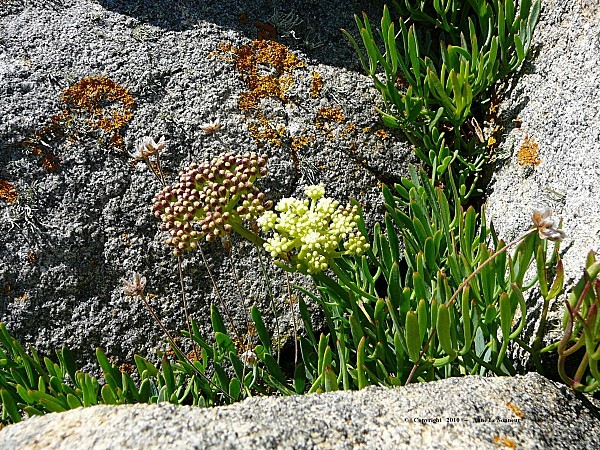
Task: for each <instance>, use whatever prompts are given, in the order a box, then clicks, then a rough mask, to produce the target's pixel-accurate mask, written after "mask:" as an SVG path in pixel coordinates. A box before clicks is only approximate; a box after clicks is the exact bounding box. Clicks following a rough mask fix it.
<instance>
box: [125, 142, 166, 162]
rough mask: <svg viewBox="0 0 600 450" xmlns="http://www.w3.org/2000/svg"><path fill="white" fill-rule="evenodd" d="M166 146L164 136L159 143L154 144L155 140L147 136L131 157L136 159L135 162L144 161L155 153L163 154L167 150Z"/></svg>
mask: <svg viewBox="0 0 600 450" xmlns="http://www.w3.org/2000/svg"><path fill="white" fill-rule="evenodd" d="M165 145H166V143H165V137H164V136H162V137H161V138H160V139H159V141H158V142H154V139H153V138H151V137H149V136H145V137H144V138H142V140H141V141H140V142H139V143H138V144H137V145H136V147H135V151H134V152H133V153H131V155H130V156H131V157H132V158H133V159H134V161H144V160H147V159H148V158H149V157H150V156H152V155H154V154H155V153H159V152H161V151H162V150H163V149H164V148H165Z"/></svg>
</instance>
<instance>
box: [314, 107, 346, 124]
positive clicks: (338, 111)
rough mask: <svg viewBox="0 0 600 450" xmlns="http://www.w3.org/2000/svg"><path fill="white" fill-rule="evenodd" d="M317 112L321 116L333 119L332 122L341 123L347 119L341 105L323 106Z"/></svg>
mask: <svg viewBox="0 0 600 450" xmlns="http://www.w3.org/2000/svg"><path fill="white" fill-rule="evenodd" d="M317 114H318V115H319V117H322V118H323V119H326V120H331V121H332V122H338V123H341V122H344V121H345V120H346V117H345V116H344V113H343V111H342V108H340V107H339V106H337V107H335V108H321V109H319V111H318V112H317ZM317 119H318V118H317Z"/></svg>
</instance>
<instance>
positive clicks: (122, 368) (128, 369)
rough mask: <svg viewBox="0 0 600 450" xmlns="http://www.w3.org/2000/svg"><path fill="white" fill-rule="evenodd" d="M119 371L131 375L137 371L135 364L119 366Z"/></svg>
mask: <svg viewBox="0 0 600 450" xmlns="http://www.w3.org/2000/svg"><path fill="white" fill-rule="evenodd" d="M119 370H120V371H121V372H125V373H128V374H130V375H131V374H132V373H133V372H134V371H135V366H134V365H133V364H129V363H123V364H121V365H120V366H119Z"/></svg>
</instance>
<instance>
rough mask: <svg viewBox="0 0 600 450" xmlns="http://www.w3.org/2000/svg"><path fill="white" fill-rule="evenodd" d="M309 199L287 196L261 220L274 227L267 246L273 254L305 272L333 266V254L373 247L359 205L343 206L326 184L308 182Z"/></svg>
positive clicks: (267, 227) (266, 228)
mask: <svg viewBox="0 0 600 450" xmlns="http://www.w3.org/2000/svg"><path fill="white" fill-rule="evenodd" d="M305 193H306V196H307V197H308V199H305V200H298V199H295V198H284V199H282V200H280V201H279V203H277V205H276V206H275V210H276V211H277V212H273V211H267V212H265V213H264V214H263V215H262V216H261V217H260V218H259V219H258V224H259V226H260V227H261V228H262V230H263V231H270V230H272V231H273V236H272V237H271V238H269V239H267V241H266V243H265V244H264V248H265V249H266V250H267V251H268V252H269V253H271V256H272V257H273V258H279V259H282V260H284V261H286V262H289V263H290V264H292V267H293V268H294V269H296V270H298V271H300V272H302V273H307V274H315V273H318V272H323V271H325V270H327V269H328V268H329V264H330V262H331V260H332V259H333V258H336V257H339V256H342V255H360V254H362V253H364V252H365V251H366V250H368V249H369V245H368V244H367V241H366V239H365V237H364V236H362V234H361V233H360V232H359V231H358V229H357V227H356V224H357V222H358V220H359V215H358V208H357V207H356V206H350V205H347V206H346V207H343V206H341V205H340V204H339V202H338V201H336V200H333V199H330V198H325V197H324V195H325V186H324V185H323V184H320V185H316V186H308V187H307V188H306V190H305Z"/></svg>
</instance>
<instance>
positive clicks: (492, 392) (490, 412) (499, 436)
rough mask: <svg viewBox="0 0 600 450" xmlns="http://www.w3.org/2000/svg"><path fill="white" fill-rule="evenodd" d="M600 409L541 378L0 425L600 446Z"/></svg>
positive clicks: (15, 445) (95, 411)
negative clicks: (599, 429) (599, 433)
mask: <svg viewBox="0 0 600 450" xmlns="http://www.w3.org/2000/svg"><path fill="white" fill-rule="evenodd" d="M598 427H600V412H599V410H598V408H597V405H596V406H595V405H594V404H592V403H590V401H589V400H587V399H586V398H585V397H581V396H576V395H575V394H574V393H573V392H571V391H569V390H567V389H566V388H565V387H564V386H561V385H557V384H555V383H552V382H550V381H548V380H547V379H545V378H543V377H542V376H540V375H537V374H528V375H526V376H518V377H514V378H479V377H467V378H454V379H449V380H443V381H438V382H432V383H422V384H416V385H410V386H408V387H402V388H397V389H391V390H390V389H383V388H377V387H370V388H367V389H364V390H362V391H359V392H335V393H328V394H320V395H305V396H294V397H284V398H277V397H264V398H253V399H248V400H246V401H244V402H242V403H239V404H236V405H233V406H226V407H219V408H213V409H198V408H193V407H189V406H181V407H177V406H173V405H169V404H159V405H133V406H116V407H113V406H94V407H91V408H85V409H77V410H73V411H69V412H66V413H59V414H48V415H46V416H43V417H36V418H32V419H28V420H26V421H25V422H22V423H19V424H16V425H10V426H8V427H6V428H5V429H3V430H2V431H0V448H3V449H6V450H9V449H10V450H13V449H15V450H16V449H23V450H38V449H39V450H42V449H44V450H45V449H50V448H52V449H57V450H58V449H65V450H67V449H68V450H70V449H74V448H77V449H81V450H84V449H94V450H100V449H115V450H116V449H140V450H141V449H166V448H169V449H192V448H194V449H209V448H210V449H275V448H280V449H350V448H353V449H381V450H385V449H390V450H392V449H399V448H419V449H444V448H456V449H474V448H478V449H484V448H492V449H496V448H527V449H538V448H539V449H559V448H577V449H582V450H583V449H597V448H600V435H598V433H597V430H598Z"/></svg>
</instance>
